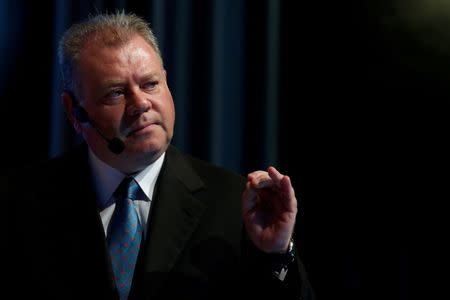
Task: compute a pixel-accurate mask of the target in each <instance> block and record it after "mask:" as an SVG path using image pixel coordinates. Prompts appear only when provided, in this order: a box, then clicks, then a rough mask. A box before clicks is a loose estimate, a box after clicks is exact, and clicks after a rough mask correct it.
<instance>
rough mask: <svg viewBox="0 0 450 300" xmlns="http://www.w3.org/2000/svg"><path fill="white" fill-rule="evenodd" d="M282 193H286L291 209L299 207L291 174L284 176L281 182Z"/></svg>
mask: <svg viewBox="0 0 450 300" xmlns="http://www.w3.org/2000/svg"><path fill="white" fill-rule="evenodd" d="M280 186H281V190H282V193H283V194H284V195H285V197H284V199H286V202H287V204H288V205H289V207H290V208H291V209H297V198H296V197H295V191H294V188H293V187H292V183H291V179H290V178H289V176H283V179H282V180H281V182H280Z"/></svg>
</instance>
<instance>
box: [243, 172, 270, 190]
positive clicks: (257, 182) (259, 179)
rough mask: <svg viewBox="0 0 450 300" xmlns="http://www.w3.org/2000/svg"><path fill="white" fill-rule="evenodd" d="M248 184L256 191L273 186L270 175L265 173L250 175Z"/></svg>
mask: <svg viewBox="0 0 450 300" xmlns="http://www.w3.org/2000/svg"><path fill="white" fill-rule="evenodd" d="M247 178H248V182H249V183H250V186H251V187H252V188H254V189H261V188H266V187H270V186H272V185H273V181H272V179H271V178H270V176H269V174H268V173H267V172H265V171H255V172H252V173H250V174H249V175H248V177H247Z"/></svg>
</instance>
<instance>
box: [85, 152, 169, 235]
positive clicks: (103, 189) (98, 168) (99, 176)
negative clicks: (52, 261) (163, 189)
mask: <svg viewBox="0 0 450 300" xmlns="http://www.w3.org/2000/svg"><path fill="white" fill-rule="evenodd" d="M164 156H165V153H163V154H162V155H161V156H160V157H159V158H158V159H157V160H156V161H155V162H153V163H152V164H151V165H149V166H147V167H146V168H145V169H144V170H142V171H141V172H139V173H137V174H134V175H133V178H134V179H135V180H136V182H137V183H138V184H139V186H140V188H141V189H142V191H143V192H144V193H145V195H146V196H147V198H148V199H142V200H134V201H133V203H134V205H135V207H136V210H137V212H138V216H139V221H140V222H141V224H142V228H143V232H144V238H145V237H146V231H147V222H148V216H149V213H150V207H151V202H152V196H153V191H154V189H155V184H156V179H157V178H158V175H159V172H160V171H161V167H162V164H163V162H164ZM89 163H90V166H91V172H92V175H93V176H92V178H93V180H94V186H95V191H96V194H97V206H98V207H99V212H100V217H101V219H102V223H103V229H104V230H105V236H106V235H107V233H108V225H109V222H110V221H111V217H112V215H113V212H114V208H115V207H116V203H115V199H114V196H113V193H114V191H115V190H116V188H117V187H118V186H119V184H120V183H121V182H122V180H123V179H124V178H125V177H126V176H127V175H126V174H123V173H121V172H120V171H118V170H116V169H114V168H112V167H111V166H109V165H108V164H106V163H104V162H103V161H102V160H100V159H99V158H98V157H97V156H95V154H94V153H93V152H92V151H91V150H90V149H89Z"/></svg>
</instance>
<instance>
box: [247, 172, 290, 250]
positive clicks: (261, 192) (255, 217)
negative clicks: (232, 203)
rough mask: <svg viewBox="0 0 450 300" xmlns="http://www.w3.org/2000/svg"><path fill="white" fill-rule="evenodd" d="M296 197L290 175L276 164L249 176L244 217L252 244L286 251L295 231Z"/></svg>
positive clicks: (261, 248) (266, 248) (261, 247)
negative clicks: (283, 172) (281, 170)
mask: <svg viewBox="0 0 450 300" xmlns="http://www.w3.org/2000/svg"><path fill="white" fill-rule="evenodd" d="M296 215H297V199H296V197H295V192H294V189H293V187H292V184H291V180H290V179H289V177H288V176H286V175H283V174H281V173H280V172H278V171H277V169H275V168H274V167H269V168H268V169H267V172H265V171H255V172H252V173H250V174H248V176H247V185H246V189H245V190H244V192H243V194H242V217H243V219H244V224H245V228H246V230H247V234H248V236H249V237H250V239H251V241H252V242H253V244H254V245H255V246H256V247H257V248H258V249H259V250H261V251H264V252H267V253H285V252H286V251H287V248H288V245H289V241H290V238H291V237H292V233H293V231H294V225H295V218H296Z"/></svg>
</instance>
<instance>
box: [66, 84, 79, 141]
mask: <svg viewBox="0 0 450 300" xmlns="http://www.w3.org/2000/svg"><path fill="white" fill-rule="evenodd" d="M74 101H75V99H73V98H72V96H71V95H70V94H69V93H68V92H66V91H64V92H63V93H62V94H61V102H62V104H63V107H64V110H65V112H66V115H67V117H68V118H69V120H70V123H72V125H73V128H74V129H75V131H76V132H77V133H78V134H80V133H81V125H80V122H79V121H78V120H77V118H75V116H74V114H73V109H74Z"/></svg>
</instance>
